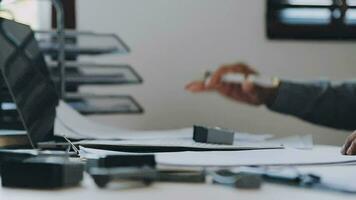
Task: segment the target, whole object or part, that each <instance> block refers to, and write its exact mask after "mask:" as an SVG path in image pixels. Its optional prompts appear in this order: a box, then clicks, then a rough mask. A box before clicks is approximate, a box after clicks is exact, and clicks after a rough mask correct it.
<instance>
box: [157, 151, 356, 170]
mask: <svg viewBox="0 0 356 200" xmlns="http://www.w3.org/2000/svg"><path fill="white" fill-rule="evenodd" d="M156 159H157V161H158V163H160V164H162V165H174V166H197V167H216V166H218V167H222V166H223V167H234V166H251V165H266V166H269V165H314V164H337V163H349V162H356V156H355V157H353V156H343V155H341V153H340V148H338V147H330V146H322V147H318V148H314V149H313V150H300V149H271V150H254V151H213V152H177V153H164V154H159V155H158V157H157V158H156Z"/></svg>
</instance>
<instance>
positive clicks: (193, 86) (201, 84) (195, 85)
mask: <svg viewBox="0 0 356 200" xmlns="http://www.w3.org/2000/svg"><path fill="white" fill-rule="evenodd" d="M185 89H186V90H188V91H190V92H193V93H198V92H205V91H207V90H209V89H208V88H207V87H206V86H205V81H194V82H192V83H189V84H188V85H187V86H185Z"/></svg>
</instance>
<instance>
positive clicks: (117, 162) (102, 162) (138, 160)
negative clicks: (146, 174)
mask: <svg viewBox="0 0 356 200" xmlns="http://www.w3.org/2000/svg"><path fill="white" fill-rule="evenodd" d="M86 165H87V166H88V168H89V169H90V168H93V167H97V168H116V167H143V166H148V167H152V168H155V167H156V160H155V156H154V155H153V154H152V155H107V156H104V157H100V158H92V159H91V158H89V159H87V161H86Z"/></svg>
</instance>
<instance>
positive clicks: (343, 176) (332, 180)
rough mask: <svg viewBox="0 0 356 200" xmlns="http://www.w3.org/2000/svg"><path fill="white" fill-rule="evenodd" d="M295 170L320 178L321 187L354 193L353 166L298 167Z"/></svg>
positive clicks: (354, 171)
mask: <svg viewBox="0 0 356 200" xmlns="http://www.w3.org/2000/svg"><path fill="white" fill-rule="evenodd" d="M297 170H298V171H299V172H301V173H304V174H314V175H317V176H319V177H321V184H322V185H323V186H326V187H329V188H333V189H338V190H340V191H344V192H352V193H355V192H356V184H354V183H355V180H356V170H355V166H328V167H298V168H297Z"/></svg>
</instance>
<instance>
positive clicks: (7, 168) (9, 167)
mask: <svg viewBox="0 0 356 200" xmlns="http://www.w3.org/2000/svg"><path fill="white" fill-rule="evenodd" d="M83 172H84V165H83V164H82V163H81V162H79V161H72V160H70V159H69V158H68V157H66V156H41V155H40V156H36V157H30V158H27V159H23V160H16V159H10V160H5V161H3V163H2V164H1V174H2V177H1V178H2V186H4V187H21V188H41V189H53V188H62V187H69V186H76V185H78V184H79V183H80V182H81V181H82V179H83Z"/></svg>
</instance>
